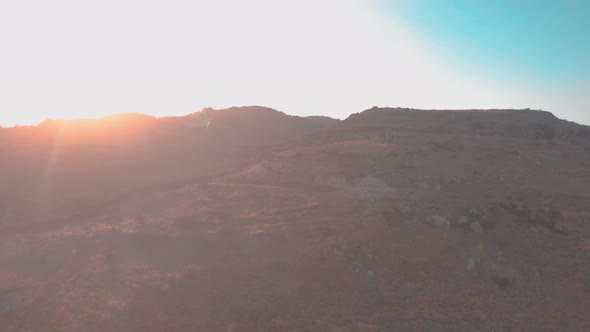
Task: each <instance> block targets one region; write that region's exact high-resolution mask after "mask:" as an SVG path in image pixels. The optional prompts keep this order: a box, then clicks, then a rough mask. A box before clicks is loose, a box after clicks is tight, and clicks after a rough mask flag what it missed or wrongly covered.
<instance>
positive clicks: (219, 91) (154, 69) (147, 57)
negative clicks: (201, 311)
mask: <svg viewBox="0 0 590 332" xmlns="http://www.w3.org/2000/svg"><path fill="white" fill-rule="evenodd" d="M442 3H443V2H436V1H426V2H424V1H422V2H419V4H418V2H416V3H414V2H407V1H390V2H385V1H360V0H359V1H354V0H347V1H335V0H326V1H309V0H304V1H291V2H284V1H281V2H278V1H265V0H255V1H247V2H244V1H165V2H164V1H135V0H123V1H109V0H107V1H100V2H86V1H85V2H80V1H64V0H59V1H50V2H49V1H3V2H2V3H0V43H1V44H0V45H2V46H1V47H2V51H1V52H0V125H2V126H13V125H22V124H36V123H38V122H40V121H43V120H45V119H47V118H64V119H72V118H86V117H99V116H103V115H107V114H113V113H119V112H140V113H146V114H151V115H156V116H163V115H180V114H188V113H191V112H194V111H197V110H200V109H201V108H203V107H207V106H211V107H216V108H222V107H229V106H234V105H266V106H271V107H274V108H276V109H280V110H282V111H284V112H287V113H289V114H295V115H311V114H317V115H327V116H331V117H335V118H344V117H346V116H348V114H350V113H353V112H358V111H360V110H362V109H366V108H368V107H371V106H373V105H392V106H406V107H415V108H526V107H530V108H533V109H544V110H547V111H551V112H553V113H554V114H555V115H557V116H558V117H561V118H567V119H569V120H574V121H578V122H583V123H590V117H589V115H588V113H587V110H588V106H589V103H590V102H589V101H588V99H587V98H585V95H584V93H586V92H587V91H588V79H587V78H584V76H583V75H582V73H580V70H578V71H577V74H576V71H572V73H571V75H570V74H567V75H565V77H562V78H561V79H559V80H555V79H554V77H552V76H551V75H550V74H547V73H545V72H544V71H538V70H537V71H536V72H535V73H537V74H538V75H537V76H535V77H533V76H531V75H529V76H530V79H528V78H527V76H526V73H520V72H519V71H518V68H522V67H523V62H522V61H523V59H527V57H523V56H522V55H523V54H520V55H521V57H515V56H513V55H515V54H513V53H514V52H512V51H513V50H514V48H513V47H512V48H511V45H512V44H511V45H508V41H509V40H508V39H506V42H505V43H503V40H504V39H502V38H499V39H498V38H496V39H495V40H494V41H496V42H497V43H496V44H493V46H490V48H497V49H499V50H503V54H504V57H503V58H502V61H501V62H495V63H490V62H489V61H487V62H486V61H483V60H482V59H481V58H478V57H473V54H470V53H469V52H464V49H465V47H468V46H473V45H472V44H469V43H467V42H466V41H465V39H469V38H463V39H461V38H459V37H458V36H456V35H453V33H452V31H453V30H452V29H451V28H452V27H453V26H452V25H450V24H458V23H457V22H458V21H457V20H456V11H455V16H452V15H451V14H452V13H453V12H452V11H448V10H447V11H445V10H439V11H437V12H438V13H439V16H438V19H439V21H435V20H430V21H428V22H430V23H432V24H430V25H429V24H427V23H428V22H425V21H424V19H422V20H420V18H426V17H431V16H432V15H433V13H432V12H426V11H425V9H424V8H428V5H427V4H432V5H436V4H438V6H439V7H441V6H443V5H442ZM496 4H498V3H496ZM535 4H536V2H524V3H523V4H521V7H523V6H524V7H526V6H529V7H530V8H528V7H526V9H531V10H529V11H528V12H531V11H534V10H535V9H534V7H535ZM420 6H422V7H424V8H421V7H420ZM449 6H450V7H449ZM449 6H447V8H446V9H449V8H451V9H452V4H451V5H449ZM482 6H483V5H481V6H480V7H482ZM576 6H578V7H579V6H584V5H583V4H580V3H576V2H573V1H570V2H566V3H565V4H564V5H563V8H566V9H568V8H569V9H570V11H572V9H573V10H575V9H576V8H575V7H576ZM443 7H444V6H443ZM473 7H477V6H474V5H472V6H471V8H468V7H465V10H471V11H473V10H474V8H473ZM483 7H485V6H483ZM488 7H489V6H488ZM524 7H523V8H524ZM432 8H435V7H434V6H432ZM486 8H487V7H486ZM479 9H481V8H479ZM484 9H485V8H484ZM521 9H522V8H521ZM483 12H485V13H487V12H489V11H485V10H484V11H483ZM577 12H583V11H582V10H578V11H577ZM502 13H505V14H506V17H511V18H512V19H514V20H519V19H523V23H525V25H526V22H527V21H526V17H525V18H522V17H520V16H519V14H520V13H521V12H518V11H514V10H512V11H511V9H510V8H506V10H505V11H502V12H500V15H503V14H502ZM426 14H429V15H431V16H427V15H426ZM464 14H465V15H462V16H463V17H469V15H470V12H465V13H464ZM496 14H497V13H496ZM545 14H547V15H551V13H545ZM445 15H446V16H445ZM510 15H512V16H510ZM515 15H516V16H515ZM445 17H448V18H449V20H445ZM572 20H573V21H572V22H574V23H576V22H578V23H580V22H582V23H581V24H577V25H575V24H572V25H570V27H573V28H572V29H574V28H575V29H577V30H576V31H573V30H572V31H571V33H572V34H574V33H577V36H578V39H577V40H575V41H578V43H577V44H576V43H573V42H572V43H563V44H558V45H557V48H558V50H559V51H561V52H568V50H570V49H571V47H572V46H571V45H583V44H584V43H583V41H584V40H586V41H587V39H585V38H586V37H587V32H585V31H584V29H585V27H586V26H587V24H586V23H583V22H584V14H582V15H578V16H577V17H576V18H575V20H574V19H573V18H572ZM441 22H447V23H448V24H447V25H445V24H443V23H441ZM453 22H454V23H453ZM435 23H439V25H436V24H435ZM505 23H506V20H503V21H502V20H491V21H489V22H487V24H492V26H490V28H491V29H495V28H498V29H499V28H500V27H501V26H502V24H505ZM533 23H539V22H538V21H535V22H533ZM441 24H442V26H443V27H447V28H449V29H447V30H445V29H443V28H441ZM494 24H497V26H494ZM537 26H540V24H537V25H532V26H530V27H529V28H530V29H535V28H536V27H537ZM461 31H464V32H465V33H466V35H465V36H463V37H471V40H478V41H479V42H480V43H479V44H478V46H477V47H479V48H477V49H479V50H485V48H484V47H483V46H481V45H492V44H491V42H492V40H491V39H490V37H489V35H485V34H481V33H479V34H478V32H477V31H475V30H473V29H464V30H461ZM469 31H472V32H473V33H471V34H469V33H468V32H469ZM498 31H500V30H498ZM502 36H509V34H502ZM547 36H548V37H547V38H553V40H554V41H555V40H556V38H557V39H559V38H563V36H551V35H547ZM506 38H508V37H506ZM486 41H490V43H487V42H486ZM498 41H499V42H498ZM549 41H550V40H549ZM572 41H573V40H572ZM527 42H529V41H527V40H526V39H524V40H522V41H521V43H523V44H526V43H527ZM537 42H538V41H537ZM554 44H555V43H554ZM554 44H548V45H551V46H552V47H551V48H552V49H553V51H555V45H554ZM568 45H569V46H568ZM512 46H513V45H512ZM559 47H561V48H559ZM568 47H569V48H568ZM571 50H572V51H577V53H578V57H577V59H581V60H579V61H578V62H576V64H577V65H578V66H577V67H576V68H583V66H582V65H584V63H585V64H587V61H586V60H584V57H583V56H582V55H583V51H584V49H583V48H582V49H581V48H580V47H578V46H576V47H575V48H574V49H571ZM511 52H512V53H511ZM539 52H541V53H539ZM543 52H544V51H543V49H542V48H541V49H540V50H539V49H538V48H535V49H534V50H532V51H529V52H528V53H526V54H525V55H526V56H528V59H535V58H536V57H538V56H539V54H542V53H543ZM547 52H550V51H549V50H547ZM570 58H571V57H570ZM570 58H568V59H566V60H567V61H561V60H560V61H557V60H555V61H545V62H544V63H543V65H544V66H545V67H547V68H562V67H563V64H564V63H565V62H568V61H569V62H570V63H571V61H570V60H571V59H570ZM550 60H551V58H550ZM562 60H563V59H562ZM580 61H582V63H580ZM584 61H586V62H584ZM490 64H492V65H493V67H490V66H489V65H490ZM533 71H534V70H533ZM562 72H564V71H562ZM568 73H569V72H568ZM576 75H577V76H576ZM586 77H587V76H586Z"/></svg>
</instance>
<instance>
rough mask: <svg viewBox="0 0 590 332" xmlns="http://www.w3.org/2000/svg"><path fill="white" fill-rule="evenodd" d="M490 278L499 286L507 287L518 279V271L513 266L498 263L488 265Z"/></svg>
mask: <svg viewBox="0 0 590 332" xmlns="http://www.w3.org/2000/svg"><path fill="white" fill-rule="evenodd" d="M490 278H491V279H492V281H493V282H494V283H495V284H496V285H498V286H499V287H501V288H508V287H510V286H512V285H514V284H515V283H516V282H517V281H518V273H517V272H516V270H514V269H513V268H511V267H509V266H507V265H504V264H498V263H492V264H491V266H490Z"/></svg>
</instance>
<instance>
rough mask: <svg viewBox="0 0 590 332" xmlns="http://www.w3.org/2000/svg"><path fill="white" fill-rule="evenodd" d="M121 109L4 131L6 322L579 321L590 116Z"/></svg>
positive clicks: (1, 226) (203, 327) (588, 257)
mask: <svg viewBox="0 0 590 332" xmlns="http://www.w3.org/2000/svg"><path fill="white" fill-rule="evenodd" d="M205 115H206V117H205ZM116 119H123V120H124V121H123V120H121V121H114V122H115V124H113V123H112V122H108V121H106V122H105V121H103V122H100V123H98V124H97V123H94V124H91V125H88V127H87V128H86V129H84V130H81V129H79V128H83V127H84V123H86V122H82V124H81V122H75V123H57V124H56V123H45V124H44V125H41V126H38V127H27V128H12V129H1V130H0V139H2V140H1V141H0V146H1V145H2V144H4V146H3V151H4V152H3V153H4V154H5V155H8V156H10V157H11V159H10V162H8V163H5V164H4V166H3V171H4V173H2V174H3V175H2V181H4V183H11V184H12V186H13V187H14V188H15V189H14V190H12V189H10V188H12V187H8V186H4V187H3V188H2V189H1V190H0V192H1V194H2V196H1V197H2V199H3V201H2V202H3V203H1V206H0V330H2V331H557V330H562V331H589V330H590V312H589V311H588V308H590V203H589V202H590V128H588V127H585V126H580V125H577V124H574V123H570V122H566V121H563V120H559V119H557V118H555V117H553V116H552V115H551V114H549V113H546V112H541V111H530V110H518V111H516V110H488V111H481V110H479V111H478V110H470V111H421V110H408V109H371V110H367V111H365V112H362V113H359V114H354V115H352V116H351V117H349V118H348V119H346V120H344V121H341V122H338V121H336V120H331V119H326V118H296V117H289V116H287V115H285V114H282V113H279V112H276V111H273V110H269V109H263V108H242V109H230V110H217V111H216V110H206V111H203V112H201V113H198V114H197V115H193V116H189V117H183V118H168V119H155V118H150V117H144V116H139V115H126V116H121V117H120V118H116ZM203 119H205V120H203ZM209 120H211V121H209ZM105 123H106V124H105ZM195 123H197V124H195ZM47 126H49V127H50V128H54V129H51V130H50V129H47V128H48V127H47ZM55 128H58V129H55ZM64 128H66V129H64ZM129 128H132V130H131V129H129ZM128 129H129V130H131V131H128ZM60 131H61V133H62V136H61V139H62V142H67V143H64V144H63V145H62V150H60V151H61V154H60V155H59V157H55V156H54V157H53V158H54V160H52V161H51V162H52V163H53V164H52V165H53V166H52V167H53V168H52V169H51V173H47V170H45V169H44V168H43V167H41V166H40V165H41V164H43V165H47V162H48V161H47V158H50V155H51V153H49V152H47V151H50V150H51V148H54V147H55V146H54V145H52V144H50V143H47V144H45V143H44V144H45V145H44V144H42V143H40V142H45V141H46V138H47V137H51V138H52V139H53V140H54V141H55V137H57V136H55V135H57V134H56V133H58V132H60ZM76 131H78V132H76ZM64 132H69V133H70V136H68V135H65V136H64V134H63V133H64ZM64 137H66V138H67V139H66V138H64ZM81 139H84V140H85V143H84V145H80V143H79V142H80V141H81ZM25 142H28V143H26V144H25ZM171 147H176V148H175V149H171ZM48 149H49V150H48ZM63 151H69V152H63ZM97 151H103V153H104V154H103V155H97V153H98V152H97ZM138 151H139V152H138ZM50 160H51V158H50ZM157 160H160V161H162V163H160V162H159V161H157ZM40 178H42V179H45V181H46V182H44V183H43V186H44V187H43V188H42V189H39V188H37V187H35V186H39V183H38V179H40ZM33 187H35V188H34V190H33V189H32V188H33ZM64 188H65V189H64ZM40 190H42V191H40Z"/></svg>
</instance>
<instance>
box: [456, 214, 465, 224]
mask: <svg viewBox="0 0 590 332" xmlns="http://www.w3.org/2000/svg"><path fill="white" fill-rule="evenodd" d="M455 224H457V225H467V217H466V216H459V218H457V220H455Z"/></svg>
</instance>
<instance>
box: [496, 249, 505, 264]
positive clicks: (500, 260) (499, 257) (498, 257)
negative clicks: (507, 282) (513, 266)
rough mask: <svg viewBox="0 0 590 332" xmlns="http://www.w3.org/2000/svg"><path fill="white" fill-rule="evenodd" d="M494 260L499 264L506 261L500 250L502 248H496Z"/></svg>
mask: <svg viewBox="0 0 590 332" xmlns="http://www.w3.org/2000/svg"><path fill="white" fill-rule="evenodd" d="M496 261H497V262H498V263H501V264H504V263H506V258H505V257H504V252H502V250H498V252H497V253H496Z"/></svg>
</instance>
